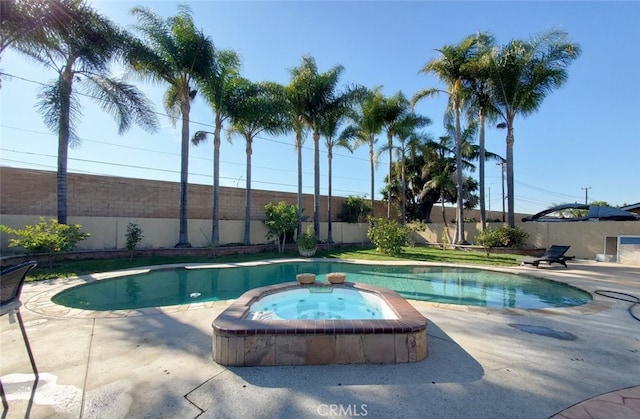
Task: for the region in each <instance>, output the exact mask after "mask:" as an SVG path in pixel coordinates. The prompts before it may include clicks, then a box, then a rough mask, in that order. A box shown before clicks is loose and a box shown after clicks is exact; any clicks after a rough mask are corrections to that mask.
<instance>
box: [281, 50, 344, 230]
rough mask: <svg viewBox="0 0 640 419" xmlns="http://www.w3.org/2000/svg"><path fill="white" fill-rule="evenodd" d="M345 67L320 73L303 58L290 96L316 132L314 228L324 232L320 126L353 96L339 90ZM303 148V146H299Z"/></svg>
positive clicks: (294, 74)
mask: <svg viewBox="0 0 640 419" xmlns="http://www.w3.org/2000/svg"><path fill="white" fill-rule="evenodd" d="M343 71H344V67H342V66H341V65H336V66H334V67H332V68H330V69H329V70H327V71H326V72H324V73H318V67H317V65H316V61H315V59H314V58H313V57H307V56H305V57H302V62H301V65H300V67H295V68H293V69H292V70H291V76H292V80H291V83H290V84H289V89H288V90H289V92H290V96H289V99H290V100H291V102H292V106H293V108H294V109H296V110H297V111H298V116H299V120H300V121H301V122H303V123H304V125H306V126H307V127H308V128H309V129H310V130H311V132H312V137H313V229H314V231H315V234H316V237H318V236H319V234H320V126H321V124H322V121H323V119H324V118H325V117H326V116H327V115H328V114H329V113H330V112H332V111H333V109H336V108H340V107H343V106H345V103H349V102H350V101H351V100H352V98H353V93H352V92H351V91H349V90H346V91H344V92H339V91H338V82H339V79H340V75H341V74H342V72H343ZM298 149H300V148H298Z"/></svg>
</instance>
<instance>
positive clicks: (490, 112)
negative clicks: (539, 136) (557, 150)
mask: <svg viewBox="0 0 640 419" xmlns="http://www.w3.org/2000/svg"><path fill="white" fill-rule="evenodd" d="M472 36H473V37H475V38H476V41H477V45H478V50H477V51H476V54H475V55H474V56H473V57H472V58H471V60H470V61H469V62H467V64H466V65H465V67H464V71H465V73H466V81H465V83H466V84H467V88H468V90H469V94H470V98H469V99H470V100H469V101H470V104H469V108H468V111H469V113H470V114H469V118H474V117H477V118H478V125H479V135H478V146H479V156H478V158H479V160H478V167H479V169H478V171H479V172H478V178H479V183H480V225H481V228H482V230H484V229H485V227H486V224H487V214H486V209H485V206H486V205H485V194H484V192H485V161H486V155H485V125H486V120H487V118H489V120H491V121H492V120H495V118H496V116H497V112H496V109H495V107H494V105H493V99H492V96H491V89H490V72H491V58H492V55H491V52H492V48H493V47H494V45H495V40H494V38H493V35H491V34H489V33H486V32H484V33H478V34H476V35H472Z"/></svg>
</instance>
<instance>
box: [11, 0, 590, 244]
mask: <svg viewBox="0 0 640 419" xmlns="http://www.w3.org/2000/svg"><path fill="white" fill-rule="evenodd" d="M0 4H1V5H2V13H0V17H1V19H2V21H1V22H0V23H1V30H0V33H1V36H2V38H1V39H0V47H1V48H2V49H0V53H1V52H2V51H3V50H4V49H5V48H6V47H9V46H10V47H13V48H15V49H17V50H18V51H21V52H23V53H25V54H27V55H29V56H30V57H32V58H34V59H36V60H37V61H39V62H40V63H42V64H44V65H45V66H46V67H48V68H50V69H53V70H54V71H55V72H56V74H57V79H56V80H55V81H54V82H53V83H52V84H50V85H48V86H46V87H45V88H44V89H43V90H42V93H41V94H40V96H39V110H40V112H41V114H42V115H43V117H44V120H45V123H46V124H47V126H48V127H49V128H50V129H51V130H52V131H57V132H58V137H59V152H58V220H59V221H60V222H61V223H65V222H66V213H67V204H66V202H67V196H66V195H67V192H66V173H67V151H68V147H69V144H73V143H74V142H76V141H78V136H77V134H76V132H75V131H74V126H75V124H76V123H77V121H78V119H79V117H80V114H81V112H80V105H79V99H80V95H82V94H84V95H85V96H88V97H90V98H92V99H94V100H96V101H97V102H98V103H99V104H100V105H101V106H102V107H103V108H104V109H105V110H106V111H107V112H109V113H112V114H113V115H114V117H115V118H116V119H117V121H118V125H119V131H120V132H121V133H122V132H124V131H125V130H126V129H127V128H128V127H129V126H130V125H131V124H133V123H136V124H139V125H141V126H142V127H143V128H146V129H148V130H149V131H153V130H154V129H156V128H157V119H156V113H155V112H153V110H152V107H151V104H150V103H149V102H148V101H147V99H146V98H145V96H144V95H143V94H142V93H141V92H140V91H139V90H138V89H137V88H136V87H135V86H133V85H130V84H128V83H125V82H124V81H122V80H119V79H117V78H115V77H113V76H112V75H111V73H110V71H109V66H110V64H111V63H112V62H113V61H114V60H115V61H119V62H120V63H122V64H123V65H125V66H126V67H127V68H129V69H131V70H132V73H133V74H136V75H138V76H139V77H140V78H141V79H142V80H147V81H150V82H154V83H157V84H160V85H164V86H166V91H165V94H164V107H165V110H166V113H167V114H168V115H169V117H170V118H171V119H172V120H173V122H174V123H176V122H177V121H178V119H180V120H181V127H182V136H181V139H182V142H181V144H182V154H181V176H180V185H181V187H180V233H179V240H178V243H177V245H176V246H177V247H188V246H190V244H189V239H188V234H187V231H188V230H187V200H188V191H187V188H188V179H187V174H188V162H189V146H190V144H195V145H198V144H200V143H201V142H203V141H205V140H206V138H207V135H208V134H213V206H212V208H213V213H212V221H213V222H212V232H211V242H212V244H213V245H216V244H217V243H218V242H219V240H220V237H219V220H218V218H219V217H218V211H219V199H220V196H219V186H220V185H219V160H220V145H221V135H222V131H223V129H225V130H226V131H227V133H228V136H229V139H231V138H232V137H233V136H239V137H241V138H243V139H244V141H245V144H246V155H247V164H246V170H247V173H246V214H245V231H244V243H245V244H249V242H250V222H249V221H250V211H251V152H252V143H253V141H254V139H255V138H256V136H258V135H259V134H261V133H266V134H273V135H276V134H283V133H288V132H291V133H293V134H294V135H295V146H296V147H297V152H298V234H300V232H301V222H302V145H303V141H304V138H305V135H306V134H307V133H308V132H310V133H311V137H312V140H313V150H314V208H313V226H314V231H315V232H316V235H319V230H320V228H319V224H320V222H319V221H320V139H321V138H324V139H325V147H326V149H327V155H328V179H329V185H328V186H329V188H328V189H329V206H328V211H329V214H328V219H329V225H328V237H327V240H328V241H329V242H331V241H332V236H331V234H332V232H331V219H332V214H331V175H332V173H331V170H332V169H331V163H332V157H333V148H334V147H344V148H346V149H348V150H352V149H353V148H354V147H356V146H359V145H367V146H368V148H369V158H370V163H371V191H370V196H371V204H372V208H373V200H374V195H375V191H374V189H373V188H374V171H375V163H376V158H377V155H378V153H381V152H388V153H389V174H388V177H387V183H388V185H392V184H394V183H396V184H397V183H398V178H399V190H397V191H396V193H395V194H391V191H392V190H393V188H391V186H389V187H388V188H387V189H388V190H389V194H388V207H387V216H388V217H391V216H392V214H391V201H392V195H393V196H394V197H397V198H398V200H399V201H401V208H402V214H401V219H402V220H403V221H404V220H405V219H406V218H407V217H406V214H405V211H406V206H407V203H406V197H407V193H406V191H407V190H409V189H411V188H413V189H415V187H416V185H411V184H410V183H411V181H409V182H407V179H406V176H405V172H406V170H405V167H406V165H407V158H410V159H412V161H414V162H415V161H416V159H415V153H416V150H417V149H419V148H418V147H417V146H416V144H422V146H424V145H426V144H436V143H435V142H433V141H430V140H429V137H428V136H427V135H426V134H424V133H423V132H422V131H421V129H422V128H424V127H425V126H427V125H428V124H429V123H430V120H429V119H428V118H427V117H425V116H422V115H419V114H417V113H416V112H415V111H414V106H415V104H416V103H417V102H418V101H420V100H421V99H422V98H424V97H427V96H430V95H433V94H435V93H437V92H439V91H443V92H445V93H446V94H448V96H449V110H448V111H447V115H449V116H448V118H451V121H452V126H453V137H454V140H455V148H454V149H451V148H449V150H450V151H451V152H452V153H453V155H455V159H456V161H455V163H452V164H449V165H448V166H447V167H445V168H441V170H440V171H441V172H442V173H446V174H447V177H448V178H450V177H451V174H454V173H455V176H456V185H457V190H456V193H455V194H449V195H448V197H449V199H451V198H453V196H452V195H455V200H456V201H457V205H458V216H457V221H458V223H457V224H458V225H457V232H456V242H461V241H463V240H464V224H463V223H462V222H463V217H462V207H463V196H464V193H463V192H464V188H463V184H464V178H463V169H464V167H465V164H467V163H466V162H465V160H464V157H465V156H466V157H469V156H470V155H469V153H467V154H464V150H463V149H464V145H465V143H467V144H468V145H470V144H471V141H464V140H463V131H465V130H463V128H462V122H461V118H462V115H463V113H465V112H466V113H467V116H468V120H469V121H471V120H475V119H477V120H478V124H479V131H480V144H479V147H478V149H477V155H478V156H479V159H480V205H481V210H482V214H483V223H484V195H483V189H484V186H483V181H484V180H483V176H484V159H485V157H486V153H485V150H484V125H485V120H486V119H489V120H491V121H498V120H500V121H502V122H503V123H504V125H505V127H506V128H507V178H508V183H507V185H508V188H509V214H510V217H509V223H510V224H513V223H514V220H513V167H512V165H513V122H514V118H515V116H516V115H527V114H528V113H531V112H533V111H535V110H536V109H537V108H538V107H539V105H540V103H541V101H542V99H543V98H544V96H545V95H546V94H547V93H548V92H549V91H551V90H552V89H554V88H556V87H558V86H560V85H561V84H562V83H563V82H564V81H565V80H566V77H567V73H566V66H567V65H568V64H569V62H570V61H571V60H573V59H574V58H576V57H577V56H578V54H579V48H578V46H577V45H575V44H572V43H569V42H567V41H566V39H565V37H566V34H564V33H562V32H549V33H548V34H545V35H544V36H543V37H541V38H538V39H536V40H532V41H512V42H510V43H509V44H507V45H505V46H502V47H497V46H496V45H495V42H494V40H493V39H492V37H491V36H490V35H488V34H478V35H473V36H470V37H468V38H466V39H465V40H463V41H462V42H461V43H460V44H457V45H450V46H445V47H443V48H441V49H439V50H438V51H439V52H440V53H441V57H439V58H436V59H433V60H431V61H429V62H428V63H427V64H426V65H425V67H424V68H423V71H424V72H433V73H435V74H436V75H437V76H438V77H439V78H440V79H441V80H442V81H443V82H444V84H445V85H446V90H439V89H426V90H423V91H420V92H418V93H416V94H415V95H414V96H413V99H412V100H409V99H407V98H406V97H405V95H404V94H403V93H402V92H398V93H397V94H395V95H393V96H390V97H386V96H385V95H384V94H383V93H382V92H381V87H375V88H373V89H368V88H364V87H362V86H346V85H344V86H341V85H340V76H341V74H342V73H343V71H344V69H343V67H342V66H339V65H338V66H335V67H333V68H330V69H329V70H327V71H325V72H320V71H319V70H318V68H317V65H316V62H315V60H314V59H313V58H312V57H302V60H301V62H300V65H299V66H297V67H294V68H293V69H291V70H290V75H291V80H290V82H289V84H288V85H286V86H282V85H279V84H277V83H272V82H252V81H250V80H247V79H246V78H244V77H242V76H241V74H240V59H239V57H238V55H237V54H236V53H235V52H234V51H232V50H222V49H217V48H215V47H214V44H213V42H212V40H211V39H210V38H209V37H208V36H206V35H205V34H204V33H203V32H202V31H201V30H198V29H197V28H196V26H195V24H194V22H193V19H192V17H191V10H190V9H189V8H188V7H187V6H180V7H179V9H178V13H177V14H176V16H173V17H169V18H162V17H160V16H158V15H157V14H156V13H155V12H153V11H151V10H150V9H147V8H143V7H136V8H134V9H133V10H132V13H133V15H134V16H135V17H136V18H137V25H135V27H134V33H131V32H128V31H125V30H123V29H121V28H119V27H117V26H116V25H115V24H113V23H112V22H110V21H109V20H108V19H106V18H105V17H103V16H101V15H99V14H98V13H97V12H96V11H95V10H93V9H92V8H91V7H90V6H89V5H87V4H86V3H85V2H84V1H83V0H30V1H17V0H10V1H3V2H0ZM24 28H31V29H32V30H24ZM198 94H200V95H202V96H203V97H204V98H205V99H206V101H207V102H208V103H209V105H210V107H211V109H212V111H213V119H214V131H213V132H211V133H209V132H206V131H197V132H196V133H194V134H193V135H192V134H191V133H190V131H189V114H190V110H191V104H192V101H193V100H194V98H195V97H196V95H198ZM473 124H475V122H469V123H468V125H469V126H472V125H473ZM383 133H384V134H386V139H387V141H386V143H385V144H384V145H383V146H382V147H380V148H379V149H378V150H376V143H377V141H378V138H377V137H378V135H380V134H383ZM441 145H442V144H441ZM430 147H431V148H432V149H433V150H435V149H436V148H437V147H436V148H434V146H433V145H432V146H430ZM420 149H421V150H426V149H425V148H424V147H423V148H420ZM394 151H396V153H397V155H398V161H397V162H396V163H394V161H393V152H394ZM441 155H442V156H444V155H443V154H442V153H440V154H439V153H437V152H434V153H431V154H429V156H431V157H430V158H429V159H428V160H425V159H423V161H424V167H427V166H428V165H429V164H431V166H433V162H431V160H430V159H431V158H437V157H438V156H441ZM448 161H449V160H448ZM449 162H450V161H449ZM398 167H399V169H398ZM423 186H424V187H425V188H426V187H432V186H433V182H432V185H423ZM396 189H398V188H396ZM440 189H441V190H440V191H439V196H440V198H441V200H442V203H443V204H444V200H445V193H444V192H443V191H444V188H440Z"/></svg>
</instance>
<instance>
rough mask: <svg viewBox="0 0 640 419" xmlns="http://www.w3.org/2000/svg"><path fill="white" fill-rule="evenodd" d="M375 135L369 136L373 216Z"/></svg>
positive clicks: (372, 210) (372, 211)
mask: <svg viewBox="0 0 640 419" xmlns="http://www.w3.org/2000/svg"><path fill="white" fill-rule="evenodd" d="M373 140H374V138H373V136H371V138H369V161H370V163H371V216H372V217H373V216H374V209H373V208H374V203H375V200H374V195H373V184H374V183H375V182H374V177H375V167H374V166H375V162H374V160H373V159H374V157H375V155H374V154H373Z"/></svg>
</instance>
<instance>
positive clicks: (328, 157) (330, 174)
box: [327, 146, 333, 243]
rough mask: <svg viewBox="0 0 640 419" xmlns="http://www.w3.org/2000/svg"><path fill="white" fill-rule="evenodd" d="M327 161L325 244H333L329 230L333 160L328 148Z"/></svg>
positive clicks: (330, 150) (330, 148)
mask: <svg viewBox="0 0 640 419" xmlns="http://www.w3.org/2000/svg"><path fill="white" fill-rule="evenodd" d="M327 159H328V163H329V165H328V166H329V167H328V168H327V175H328V176H329V180H328V182H329V183H328V187H329V191H328V194H327V199H328V202H329V203H328V205H327V243H333V234H332V228H331V217H332V214H331V185H332V182H331V177H332V170H331V161H332V160H333V150H332V147H331V146H329V147H328V149H327Z"/></svg>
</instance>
